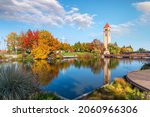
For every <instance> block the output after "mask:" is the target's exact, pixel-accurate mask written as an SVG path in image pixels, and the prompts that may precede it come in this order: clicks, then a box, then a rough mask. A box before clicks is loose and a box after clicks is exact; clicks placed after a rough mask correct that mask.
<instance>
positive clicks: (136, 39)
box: [0, 0, 150, 50]
mask: <svg viewBox="0 0 150 117" xmlns="http://www.w3.org/2000/svg"><path fill="white" fill-rule="evenodd" d="M106 22H108V23H109V24H110V25H111V34H112V43H114V42H117V43H118V45H119V46H123V45H132V46H133V48H134V49H135V50H137V49H138V48H141V47H142V48H146V49H148V50H150V0H42V1H41V0H32V1H31V0H0V49H3V48H5V47H6V46H5V43H4V41H3V40H4V39H5V37H6V35H7V34H8V33H10V32H17V33H21V32H24V31H27V30H28V29H32V30H37V29H38V30H40V29H44V30H48V31H50V32H51V33H52V34H53V35H54V36H55V37H56V38H58V39H59V40H61V41H65V42H68V43H70V44H74V43H75V42H78V41H81V42H91V41H92V40H93V39H95V38H97V39H99V40H101V41H103V27H104V25H105V24H106Z"/></svg>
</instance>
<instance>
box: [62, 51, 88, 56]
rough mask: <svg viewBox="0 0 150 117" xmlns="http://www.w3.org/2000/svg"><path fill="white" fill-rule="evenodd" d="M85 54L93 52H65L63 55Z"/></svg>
mask: <svg viewBox="0 0 150 117" xmlns="http://www.w3.org/2000/svg"><path fill="white" fill-rule="evenodd" d="M85 54H91V53H89V52H63V53H62V56H77V55H85Z"/></svg>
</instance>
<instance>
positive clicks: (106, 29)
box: [104, 23, 111, 54]
mask: <svg viewBox="0 0 150 117" xmlns="http://www.w3.org/2000/svg"><path fill="white" fill-rule="evenodd" d="M110 28H111V27H110V25H109V24H108V23H106V25H105V26H104V47H105V51H104V54H110V52H109V50H108V44H109V43H110V42H111V32H110Z"/></svg>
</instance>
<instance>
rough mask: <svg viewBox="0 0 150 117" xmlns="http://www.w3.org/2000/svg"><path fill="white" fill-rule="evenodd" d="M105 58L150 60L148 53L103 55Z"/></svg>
mask: <svg viewBox="0 0 150 117" xmlns="http://www.w3.org/2000/svg"><path fill="white" fill-rule="evenodd" d="M104 56H105V57H106V58H138V59H147V58H150V53H126V54H105V55H104Z"/></svg>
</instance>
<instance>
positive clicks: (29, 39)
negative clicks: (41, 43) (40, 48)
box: [19, 30, 39, 53]
mask: <svg viewBox="0 0 150 117" xmlns="http://www.w3.org/2000/svg"><path fill="white" fill-rule="evenodd" d="M38 34H39V32H38V31H31V30H29V31H28V32H26V33H22V34H21V35H20V36H19V46H20V47H21V48H22V51H24V52H28V53H31V51H32V49H33V48H35V47H36V46H37V45H38V38H39V36H38Z"/></svg>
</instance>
